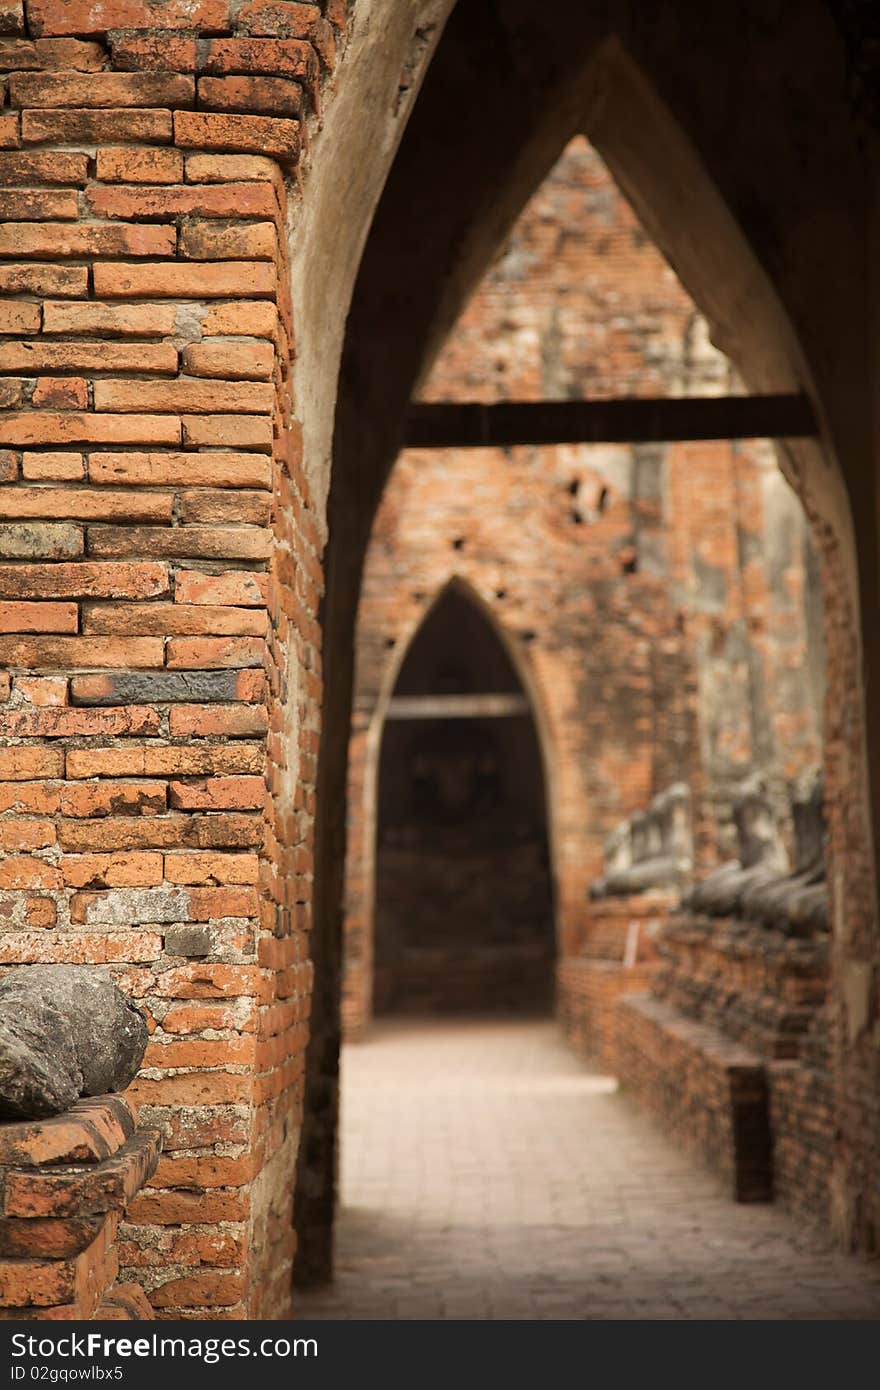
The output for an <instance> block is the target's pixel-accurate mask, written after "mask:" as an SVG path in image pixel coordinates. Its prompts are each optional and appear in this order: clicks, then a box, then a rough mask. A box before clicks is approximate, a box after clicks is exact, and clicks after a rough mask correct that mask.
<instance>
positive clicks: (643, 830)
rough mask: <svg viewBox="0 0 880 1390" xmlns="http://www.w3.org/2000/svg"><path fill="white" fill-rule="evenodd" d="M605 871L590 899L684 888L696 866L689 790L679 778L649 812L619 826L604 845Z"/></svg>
mask: <svg viewBox="0 0 880 1390" xmlns="http://www.w3.org/2000/svg"><path fill="white" fill-rule="evenodd" d="M604 859H605V873H604V874H603V876H602V878H600V879H597V880H596V882H595V883H593V884H592V886H591V888H590V896H591V897H592V898H604V897H614V896H618V895H621V894H627V893H644V892H647V891H648V890H649V889H651V888H674V887H679V888H680V887H681V886H682V884H683V883H684V882H685V880H686V879H687V877H688V876H689V874H690V872H691V868H692V847H691V830H690V792H689V790H688V788H687V787H686V786H685V785H684V783H683V782H676V783H675V785H674V786H671V787H669V788H668V789H667V790H666V791H665V792H660V793H658V795H657V796H655V797H654V799H653V800H652V801H651V803H650V805H649V806H648V809H647V811H641V812H639V813H637V814H636V815H634V816H632V817H631V819H630V820H628V821H624V823H623V824H622V825H620V826H618V827H617V828H616V829H615V830H614V831H612V833H611V835H609V837H608V840H607V841H606V844H605V855H604Z"/></svg>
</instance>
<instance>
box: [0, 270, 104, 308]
mask: <svg viewBox="0 0 880 1390" xmlns="http://www.w3.org/2000/svg"><path fill="white" fill-rule="evenodd" d="M88 292H89V272H88V270H87V269H86V268H85V267H84V266H68V265H49V264H44V265H34V264H33V262H31V261H16V262H13V261H10V262H7V263H6V264H5V265H2V266H0V294H35V295H46V294H51V295H58V296H60V297H65V298H68V299H81V298H82V296H83V295H86V294H88Z"/></svg>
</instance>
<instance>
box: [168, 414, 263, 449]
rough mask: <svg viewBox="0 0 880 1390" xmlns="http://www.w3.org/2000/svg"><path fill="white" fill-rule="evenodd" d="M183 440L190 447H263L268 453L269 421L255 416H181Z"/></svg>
mask: <svg viewBox="0 0 880 1390" xmlns="http://www.w3.org/2000/svg"><path fill="white" fill-rule="evenodd" d="M182 423H183V442H184V444H187V445H189V447H190V448H208V449H210V448H213V447H215V446H219V447H220V448H227V449H229V448H233V449H264V450H265V451H266V453H271V451H272V443H273V434H272V421H271V420H269V419H267V418H266V417H265V416H259V415H185V416H184V417H183V421H182Z"/></svg>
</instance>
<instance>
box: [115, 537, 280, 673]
mask: <svg viewBox="0 0 880 1390" xmlns="http://www.w3.org/2000/svg"><path fill="white" fill-rule="evenodd" d="M89 550H90V552H91V553H92V555H96V556H98V555H101V556H112V555H118V556H120V557H124V556H127V555H130V554H131V553H132V551H133V550H134V551H135V552H138V553H140V554H141V555H152V556H157V557H174V556H179V557H180V558H181V559H197V558H203V559H206V560H267V559H268V558H269V556H270V554H271V552H272V533H271V531H269V530H267V529H261V528H258V527H256V526H239V527H228V528H220V527H216V526H175V527H159V526H152V527H150V526H140V527H138V528H137V529H136V530H134V529H132V528H131V527H124V526H93V527H90V529H89ZM110 664H111V663H109V662H92V663H91V665H93V666H94V665H110ZM157 664H159V665H161V662H159V663H157Z"/></svg>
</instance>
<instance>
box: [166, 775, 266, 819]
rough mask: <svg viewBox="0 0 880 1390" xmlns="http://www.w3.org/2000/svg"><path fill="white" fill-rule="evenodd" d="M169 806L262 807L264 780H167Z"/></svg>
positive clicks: (203, 808) (200, 808)
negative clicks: (168, 781)
mask: <svg viewBox="0 0 880 1390" xmlns="http://www.w3.org/2000/svg"><path fill="white" fill-rule="evenodd" d="M168 791H169V800H170V805H171V806H172V808H174V809H176V810H184V811H224V810H236V809H242V810H243V809H245V808H249V807H253V808H262V806H263V803H264V801H265V799H266V784H265V782H264V781H263V778H262V777H212V778H209V779H207V780H200V781H194V782H177V781H173V782H171V783H170V784H169V788H168Z"/></svg>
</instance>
